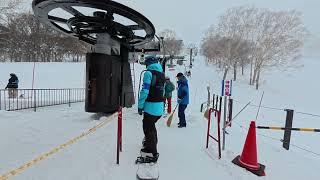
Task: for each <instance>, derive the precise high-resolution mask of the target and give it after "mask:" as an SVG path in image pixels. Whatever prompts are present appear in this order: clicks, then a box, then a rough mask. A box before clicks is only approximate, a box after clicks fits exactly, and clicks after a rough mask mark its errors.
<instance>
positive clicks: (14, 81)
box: [5, 73, 19, 98]
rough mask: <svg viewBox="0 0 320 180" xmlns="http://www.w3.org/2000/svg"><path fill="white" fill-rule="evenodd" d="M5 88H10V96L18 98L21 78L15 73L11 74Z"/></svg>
mask: <svg viewBox="0 0 320 180" xmlns="http://www.w3.org/2000/svg"><path fill="white" fill-rule="evenodd" d="M8 81H9V82H8V84H7V86H6V88H5V89H8V94H9V98H16V97H17V96H18V90H17V89H18V84H19V79H18V77H17V75H16V74H15V73H11V74H10V79H9V80H8Z"/></svg>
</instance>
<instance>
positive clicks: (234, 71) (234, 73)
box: [233, 63, 237, 81]
mask: <svg viewBox="0 0 320 180" xmlns="http://www.w3.org/2000/svg"><path fill="white" fill-rule="evenodd" d="M233 80H234V81H236V80H237V63H234V64H233Z"/></svg>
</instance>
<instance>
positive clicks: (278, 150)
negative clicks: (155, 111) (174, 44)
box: [0, 57, 320, 180]
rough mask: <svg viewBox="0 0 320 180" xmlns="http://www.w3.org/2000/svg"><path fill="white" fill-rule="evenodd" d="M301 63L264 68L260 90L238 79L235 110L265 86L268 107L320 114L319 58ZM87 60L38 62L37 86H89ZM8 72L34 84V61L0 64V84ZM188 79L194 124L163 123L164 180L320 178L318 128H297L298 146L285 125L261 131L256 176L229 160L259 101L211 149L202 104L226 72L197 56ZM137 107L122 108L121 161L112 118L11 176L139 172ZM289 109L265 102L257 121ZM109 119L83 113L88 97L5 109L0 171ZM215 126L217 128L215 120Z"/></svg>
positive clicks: (120, 176)
mask: <svg viewBox="0 0 320 180" xmlns="http://www.w3.org/2000/svg"><path fill="white" fill-rule="evenodd" d="M303 64H304V65H305V66H304V67H302V68H300V69H297V70H295V71H293V72H281V71H278V70H273V71H272V73H270V72H269V73H264V74H263V76H262V78H263V83H262V86H261V89H260V90H259V91H256V90H255V89H254V88H253V87H249V86H248V85H246V83H247V80H246V78H240V79H239V80H238V81H236V82H234V84H233V97H234V99H235V104H234V114H236V113H237V112H238V111H239V110H241V109H242V107H243V106H244V105H245V104H246V103H247V102H249V101H252V104H259V100H260V97H261V94H262V92H263V91H264V92H265V93H264V98H263V101H262V104H263V105H264V106H269V107H277V108H279V109H285V108H288V109H294V110H295V111H299V112H307V113H314V114H320V111H319V106H318V105H317V101H319V100H320V98H319V95H317V92H319V91H320V85H319V84H318V83H317V80H316V79H317V77H319V76H320V72H319V71H318V69H319V66H320V62H319V61H317V59H310V58H304V59H303ZM84 66H85V64H84V63H53V64H46V63H42V64H37V69H36V72H37V75H36V82H35V84H36V87H37V88H50V87H51V88H53V87H59V88H69V87H83V84H84V69H85V68H84ZM135 69H136V80H137V81H136V88H138V83H139V82H138V79H139V78H138V77H139V74H140V72H141V70H142V69H143V66H138V65H137V66H136V67H135ZM179 71H184V67H179V66H177V68H176V70H175V71H168V74H169V76H170V77H171V78H172V79H174V77H175V75H176V74H177V73H178V72H179ZM10 72H16V74H17V75H18V76H19V77H20V82H21V86H20V87H21V88H30V87H31V80H32V63H19V64H18V63H13V64H11V63H7V64H0V83H1V84H0V87H3V86H5V83H6V81H7V76H8V74H9V73H10ZM246 76H248V75H247V74H246ZM189 81H190V101H191V104H190V105H189V107H188V108H187V113H186V114H187V123H188V127H187V128H185V129H178V128H177V127H176V123H177V122H178V119H177V117H175V119H174V121H173V127H171V128H168V127H166V125H165V120H166V119H161V120H159V122H158V123H157V128H158V138H159V144H158V150H159V153H160V158H159V161H158V162H159V169H160V179H164V180H171V179H172V180H173V179H184V180H195V179H204V180H205V179H208V180H209V179H225V180H238V179H242V180H251V179H272V180H274V179H291V180H292V179H302V178H303V179H308V180H317V179H319V178H318V175H317V174H316V173H315V172H316V171H317V170H319V169H320V145H319V143H318V142H319V138H320V134H319V133H307V132H293V133H292V138H291V143H292V145H291V147H290V150H289V151H287V150H284V149H283V148H282V143H281V142H280V139H282V138H283V132H282V131H279V132H276V131H268V130H257V133H258V135H257V144H258V158H259V163H262V164H264V165H266V176H265V177H259V178H258V177H256V176H255V175H253V174H251V173H249V172H247V171H246V170H244V169H242V168H239V167H237V166H235V165H234V164H232V163H231V160H232V159H233V158H234V157H235V156H237V155H239V154H241V151H242V148H243V144H244V141H245V137H246V134H247V129H246V127H248V126H249V122H250V121H251V120H254V119H255V117H256V113H257V107H254V106H249V107H248V108H246V109H245V110H244V111H243V112H242V113H241V114H240V115H239V116H238V117H237V118H236V119H235V120H234V121H235V122H234V123H233V126H232V128H230V129H228V132H229V135H227V139H226V150H225V151H223V153H222V159H220V160H219V159H218V156H217V146H216V144H214V143H213V142H212V141H210V148H209V149H208V150H207V149H205V140H206V139H205V136H206V122H207V121H206V120H205V119H204V118H203V114H202V113H200V111H199V110H200V104H201V103H202V102H204V101H205V100H206V98H207V93H206V92H207V89H206V86H207V85H209V86H210V87H211V90H212V91H213V92H214V93H216V94H219V93H220V91H221V82H220V81H221V74H220V73H217V72H216V71H215V69H214V68H213V67H211V66H207V65H206V64H205V63H204V61H203V59H202V58H201V57H198V58H197V59H196V62H195V67H194V68H193V69H192V77H191V78H190V79H189ZM174 104H175V103H174ZM136 111H137V108H136V107H133V108H131V109H125V110H124V123H123V125H124V127H123V128H124V129H123V152H122V153H121V156H120V165H116V121H115V120H114V121H111V122H110V123H108V124H107V125H106V126H103V127H101V128H99V129H97V130H96V131H95V132H94V133H92V134H90V135H88V136H85V137H83V138H81V139H79V140H78V141H77V142H75V143H74V144H72V145H70V146H67V147H65V148H63V149H61V150H60V151H58V152H57V153H54V154H52V155H50V156H49V157H48V158H47V159H44V160H42V161H40V162H39V163H36V164H34V165H32V166H31V167H30V168H26V169H23V171H21V172H19V173H18V174H17V175H15V176H13V177H12V179H37V180H38V179H39V180H44V179H50V180H51V179H66V180H70V179H109V180H129V179H135V173H136V169H137V167H136V165H135V164H134V161H135V159H136V157H137V155H138V152H139V149H140V147H141V140H142V137H143V133H142V123H141V119H142V117H141V116H139V115H138V114H137V113H136ZM285 116H286V114H285V111H283V110H270V109H265V108H262V109H261V110H260V113H259V117H258V119H257V122H256V123H257V125H266V126H268V125H270V126H284V124H285ZM106 119H107V118H106V117H101V118H100V120H99V121H96V120H94V117H93V115H92V114H90V113H86V112H84V104H83V103H78V104H74V105H72V106H71V107H68V106H67V105H61V106H56V107H48V108H40V109H39V110H38V112H32V110H23V111H16V112H5V111H0V142H1V148H0V164H1V165H0V175H2V174H4V173H6V172H8V171H11V170H13V169H15V168H18V167H20V166H21V165H23V164H25V163H27V162H29V161H30V160H32V159H34V158H36V157H38V156H39V155H41V154H43V153H47V152H49V151H50V150H52V149H54V148H56V147H58V146H59V145H61V144H64V143H66V142H67V141H69V140H71V139H73V138H74V137H77V136H79V135H81V134H82V133H83V132H86V131H87V130H89V129H90V128H92V127H93V126H95V125H97V124H99V123H100V122H103V121H105V120H106ZM293 126H294V127H305V128H307V127H310V128H320V118H319V117H312V116H308V115H304V114H297V113H295V114H294V121H293ZM212 129H213V130H215V129H216V126H215V123H213V125H212ZM214 132H215V131H214ZM293 145H296V146H298V147H300V148H303V149H307V150H310V151H312V152H314V153H312V152H307V151H306V150H302V149H300V148H297V147H296V146H293Z"/></svg>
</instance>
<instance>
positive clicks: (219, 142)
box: [217, 111, 221, 159]
mask: <svg viewBox="0 0 320 180" xmlns="http://www.w3.org/2000/svg"><path fill="white" fill-rule="evenodd" d="M217 114H218V148H219V149H218V150H219V159H221V139H220V118H221V111H219V112H218V113H217Z"/></svg>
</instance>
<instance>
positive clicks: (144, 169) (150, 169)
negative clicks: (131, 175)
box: [136, 163, 159, 180]
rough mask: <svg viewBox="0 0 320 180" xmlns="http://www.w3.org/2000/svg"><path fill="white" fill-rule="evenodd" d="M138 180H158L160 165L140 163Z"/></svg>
mask: <svg viewBox="0 0 320 180" xmlns="http://www.w3.org/2000/svg"><path fill="white" fill-rule="evenodd" d="M137 165H138V169H137V175H136V176H137V180H158V179H159V167H158V163H138V164H137Z"/></svg>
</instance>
